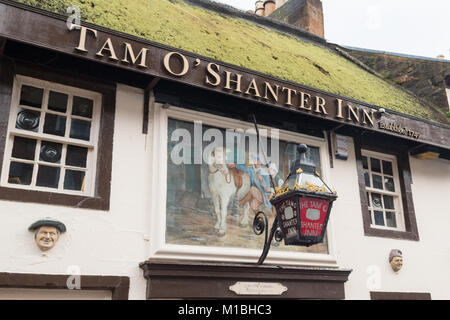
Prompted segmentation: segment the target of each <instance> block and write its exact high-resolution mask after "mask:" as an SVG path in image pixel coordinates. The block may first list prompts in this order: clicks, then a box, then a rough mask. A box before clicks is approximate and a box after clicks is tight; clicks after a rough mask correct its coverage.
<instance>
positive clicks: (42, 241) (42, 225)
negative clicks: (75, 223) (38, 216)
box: [28, 218, 66, 251]
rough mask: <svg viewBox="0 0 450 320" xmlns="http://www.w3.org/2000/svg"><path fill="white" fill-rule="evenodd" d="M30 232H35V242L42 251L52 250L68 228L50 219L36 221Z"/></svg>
mask: <svg viewBox="0 0 450 320" xmlns="http://www.w3.org/2000/svg"><path fill="white" fill-rule="evenodd" d="M28 230H30V231H34V240H35V242H36V245H37V246H38V248H39V249H40V250H41V251H48V250H50V249H52V248H53V247H54V246H55V244H56V242H57V241H58V239H59V236H60V234H61V233H63V232H65V231H66V226H65V225H64V224H63V223H62V222H59V221H57V220H53V219H50V218H47V219H43V220H39V221H36V222H35V223H33V224H32V225H31V226H30V227H29V228H28Z"/></svg>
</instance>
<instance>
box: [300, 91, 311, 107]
mask: <svg viewBox="0 0 450 320" xmlns="http://www.w3.org/2000/svg"><path fill="white" fill-rule="evenodd" d="M299 93H300V105H299V108H300V109H305V110H311V106H310V105H308V104H309V99H311V95H310V94H308V93H304V92H301V91H300V92H299Z"/></svg>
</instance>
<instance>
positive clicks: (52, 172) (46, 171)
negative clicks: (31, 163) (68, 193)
mask: <svg viewBox="0 0 450 320" xmlns="http://www.w3.org/2000/svg"><path fill="white" fill-rule="evenodd" d="M59 172H60V168H58V167H47V166H41V165H40V166H39V171H38V175H37V181H36V185H37V186H40V187H47V188H58V182H59Z"/></svg>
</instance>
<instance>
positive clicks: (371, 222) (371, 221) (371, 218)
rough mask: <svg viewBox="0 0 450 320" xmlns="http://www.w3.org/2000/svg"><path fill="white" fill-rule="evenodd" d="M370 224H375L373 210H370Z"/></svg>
mask: <svg viewBox="0 0 450 320" xmlns="http://www.w3.org/2000/svg"><path fill="white" fill-rule="evenodd" d="M369 216H370V224H373V217H372V210H369Z"/></svg>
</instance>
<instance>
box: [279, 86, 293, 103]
mask: <svg viewBox="0 0 450 320" xmlns="http://www.w3.org/2000/svg"><path fill="white" fill-rule="evenodd" d="M281 91H283V92H284V91H287V95H286V105H288V106H292V94H297V90H294V89H291V88H286V87H283V89H281Z"/></svg>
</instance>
